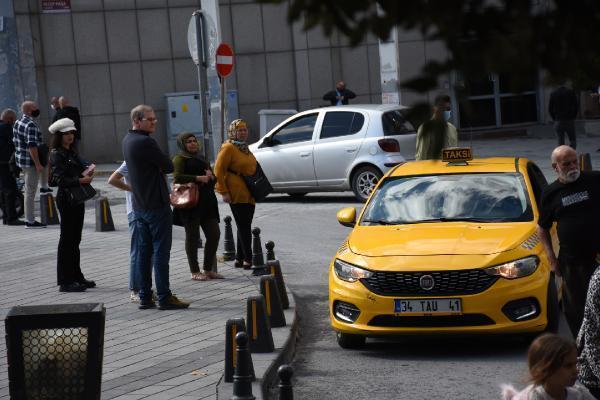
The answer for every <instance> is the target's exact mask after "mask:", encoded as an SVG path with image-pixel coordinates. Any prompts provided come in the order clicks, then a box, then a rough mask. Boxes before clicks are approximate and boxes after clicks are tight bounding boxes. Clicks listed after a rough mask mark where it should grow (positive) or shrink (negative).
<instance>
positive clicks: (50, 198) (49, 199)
mask: <svg viewBox="0 0 600 400" xmlns="http://www.w3.org/2000/svg"><path fill="white" fill-rule="evenodd" d="M46 197H47V198H48V216H49V217H50V220H52V218H54V216H53V215H52V214H53V212H52V196H46Z"/></svg>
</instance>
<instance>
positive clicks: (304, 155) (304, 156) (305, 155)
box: [300, 151, 310, 158]
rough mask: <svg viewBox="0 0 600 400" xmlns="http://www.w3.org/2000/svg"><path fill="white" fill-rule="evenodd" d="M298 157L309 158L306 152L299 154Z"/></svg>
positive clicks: (308, 153)
mask: <svg viewBox="0 0 600 400" xmlns="http://www.w3.org/2000/svg"><path fill="white" fill-rule="evenodd" d="M300 157H302V158H306V157H310V152H308V151H306V152H303V153H300Z"/></svg>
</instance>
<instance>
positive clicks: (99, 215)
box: [96, 197, 115, 232]
mask: <svg viewBox="0 0 600 400" xmlns="http://www.w3.org/2000/svg"><path fill="white" fill-rule="evenodd" d="M114 230H115V224H114V223H113V219H112V213H111V212H110V205H109V204H108V199H107V198H106V197H98V198H97V199H96V232H111V231H114Z"/></svg>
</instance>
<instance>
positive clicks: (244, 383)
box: [231, 332, 256, 400]
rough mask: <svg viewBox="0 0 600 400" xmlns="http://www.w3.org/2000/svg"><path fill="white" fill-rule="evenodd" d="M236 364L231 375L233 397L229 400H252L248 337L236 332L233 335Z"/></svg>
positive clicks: (244, 333) (243, 333)
mask: <svg viewBox="0 0 600 400" xmlns="http://www.w3.org/2000/svg"><path fill="white" fill-rule="evenodd" d="M235 342H236V343H237V349H236V352H235V353H236V363H235V372H234V374H233V397H232V398H231V400H254V399H255V398H256V397H254V396H253V395H252V375H251V374H250V363H249V360H250V351H249V350H248V335H247V334H246V332H238V333H237V334H236V335H235Z"/></svg>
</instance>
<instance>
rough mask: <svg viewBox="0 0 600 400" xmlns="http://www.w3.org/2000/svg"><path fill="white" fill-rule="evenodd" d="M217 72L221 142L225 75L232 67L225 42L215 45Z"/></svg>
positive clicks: (223, 134) (231, 51) (231, 52)
mask: <svg viewBox="0 0 600 400" xmlns="http://www.w3.org/2000/svg"><path fill="white" fill-rule="evenodd" d="M216 64H217V73H218V74H219V78H220V81H221V143H223V142H225V129H227V128H226V127H225V77H226V76H227V75H229V74H230V73H231V70H232V69H233V50H232V49H231V47H230V46H229V45H228V44H226V43H221V44H220V45H219V47H217V53H216Z"/></svg>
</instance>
